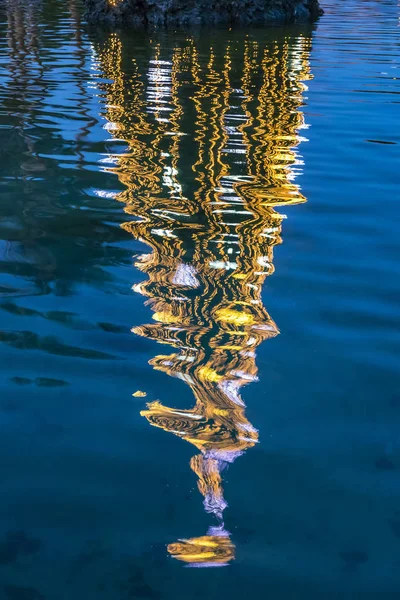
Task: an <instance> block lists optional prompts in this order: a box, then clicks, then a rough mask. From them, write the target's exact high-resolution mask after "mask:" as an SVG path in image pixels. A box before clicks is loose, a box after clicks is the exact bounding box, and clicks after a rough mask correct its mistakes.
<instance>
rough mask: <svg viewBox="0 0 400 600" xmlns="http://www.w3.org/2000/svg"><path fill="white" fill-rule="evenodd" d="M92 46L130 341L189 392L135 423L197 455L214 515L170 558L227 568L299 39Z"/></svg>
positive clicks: (281, 193)
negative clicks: (152, 352)
mask: <svg viewBox="0 0 400 600" xmlns="http://www.w3.org/2000/svg"><path fill="white" fill-rule="evenodd" d="M97 50H98V59H99V64H100V68H101V69H102V71H103V72H104V74H105V76H106V77H107V78H108V79H109V80H111V82H110V83H107V84H104V83H103V84H101V86H102V87H103V91H104V93H105V96H106V102H107V104H106V109H105V116H106V119H107V124H106V128H107V129H108V130H109V131H110V132H112V134H113V135H114V136H115V137H117V138H118V139H120V140H121V139H122V140H124V142H126V144H127V150H126V152H125V153H124V154H123V155H109V156H108V158H107V160H108V161H109V162H110V163H111V164H110V166H106V167H105V168H106V170H108V171H110V172H114V173H116V174H117V175H118V177H119V179H120V181H121V182H122V183H123V184H124V185H125V187H126V190H125V191H124V192H123V193H121V194H119V196H117V198H118V200H120V201H121V202H123V203H124V204H125V211H126V213H128V214H129V215H132V217H134V218H133V219H132V220H130V221H129V222H127V223H125V224H124V225H123V227H124V228H125V229H126V230H128V231H129V232H130V233H132V235H133V236H134V237H135V238H136V239H139V240H141V241H143V242H145V243H146V244H147V245H148V246H149V247H150V249H151V251H150V253H149V254H146V255H145V256H141V258H140V259H139V260H138V262H137V263H136V266H137V267H138V268H139V269H140V270H141V271H143V273H145V274H146V280H145V281H143V283H140V284H139V285H136V286H135V288H134V289H135V291H136V292H138V293H139V294H142V295H143V296H145V297H146V298H147V303H148V305H149V306H150V307H151V309H152V311H153V312H154V314H153V320H154V323H153V324H147V325H142V326H140V327H136V328H135V329H134V332H135V333H136V334H137V335H141V336H145V337H147V338H151V339H153V340H155V341H157V342H159V343H161V344H164V345H167V346H170V347H172V348H173V349H174V351H173V353H172V354H171V353H168V352H167V353H166V354H164V353H163V354H159V355H157V356H156V357H155V358H153V359H152V360H151V364H152V365H153V367H154V369H157V370H160V371H163V372H165V373H167V374H168V375H170V376H173V377H178V378H179V379H182V380H183V381H184V382H185V383H187V385H188V386H189V387H190V388H191V390H192V392H193V395H194V405H193V407H192V408H188V409H178V408H176V407H169V406H165V405H164V404H162V403H161V402H151V403H150V404H148V407H147V409H146V410H144V411H143V412H142V415H143V416H145V417H146V418H147V420H148V421H149V423H151V424H152V425H155V426H156V427H160V428H162V429H164V430H165V431H169V432H171V433H174V434H175V435H177V436H179V437H181V438H183V439H185V440H186V441H188V442H190V443H191V444H193V445H194V446H195V447H196V448H197V450H198V451H199V453H198V454H197V455H195V456H194V457H193V458H192V460H191V463H190V466H191V468H192V470H193V471H194V472H195V474H196V475H197V477H198V487H199V490H200V492H201V494H202V495H203V497H204V508H205V510H206V512H207V513H209V514H210V515H212V516H213V517H214V523H213V524H212V526H211V527H210V529H209V531H208V532H207V534H206V535H203V536H200V537H195V538H192V539H188V540H180V541H178V542H177V543H174V544H170V545H169V546H168V550H169V552H170V554H171V555H172V556H173V557H175V558H177V559H179V560H181V561H184V562H185V563H189V564H191V565H194V566H220V565H226V564H228V563H229V561H231V560H232V559H233V558H234V555H235V547H234V545H233V543H232V541H231V539H230V534H229V533H228V532H227V531H226V529H225V526H224V521H223V513H224V510H225V508H226V506H227V503H226V501H225V499H224V495H223V486H222V473H223V470H224V468H225V467H226V466H227V465H229V464H230V463H232V462H233V461H234V460H235V459H236V458H237V457H238V456H240V455H241V454H243V452H244V451H245V450H247V449H248V448H251V447H252V446H254V445H255V444H256V443H257V441H258V431H257V430H256V429H255V427H254V426H253V425H252V424H251V423H250V422H249V421H248V419H247V418H246V414H245V404H244V402H243V399H242V398H241V395H240V392H241V388H242V387H243V386H244V385H246V384H248V383H251V382H253V381H256V380H257V367H256V362H255V359H256V350H257V347H258V346H259V344H260V343H261V342H262V341H263V340H265V339H269V338H272V337H274V336H276V335H277V334H278V333H279V331H278V328H277V326H276V324H275V323H274V321H273V319H272V318H271V316H270V315H269V314H268V312H267V310H266V309H265V307H264V305H263V302H262V296H261V292H262V287H263V283H264V280H265V278H266V277H267V276H269V275H271V274H272V273H273V271H274V267H273V248H274V246H275V245H277V244H279V243H280V242H281V237H280V235H281V225H282V220H283V218H284V215H283V214H282V212H278V211H277V210H276V207H279V208H284V206H285V205H287V204H295V203H301V202H304V201H305V198H304V196H303V195H302V194H301V192H300V189H299V186H298V185H297V184H296V183H295V177H296V175H297V174H298V173H299V172H300V170H301V164H302V162H301V159H300V156H299V154H298V150H297V147H298V144H299V142H300V140H301V138H300V136H299V130H300V129H301V128H303V127H304V120H303V115H302V113H301V112H300V110H299V107H300V106H301V103H302V92H303V90H304V89H305V85H304V83H302V82H303V81H305V80H307V79H309V78H310V73H309V69H308V55H309V51H310V39H309V38H307V37H303V36H301V35H299V36H298V37H287V38H282V39H280V40H278V41H276V40H275V41H273V42H269V43H268V42H267V43H266V44H265V45H264V46H262V45H260V44H259V43H256V42H254V41H251V40H250V39H248V38H239V39H237V38H235V40H234V43H232V44H231V45H229V44H228V45H224V46H223V47H221V46H218V44H217V45H216V46H214V47H211V48H210V47H209V46H207V45H206V44H205V43H204V42H203V43H202V42H197V41H196V40H194V39H185V40H184V41H182V42H181V43H180V44H179V43H175V45H174V47H173V48H172V49H168V46H167V44H166V43H165V44H164V43H163V42H161V43H159V42H157V41H156V42H154V43H153V46H152V55H151V56H150V57H149V58H146V61H143V60H142V61H140V62H139V63H136V60H135V58H133V59H132V57H131V56H129V57H128V58H127V57H125V56H124V46H123V42H122V41H121V39H120V37H119V36H118V35H116V34H112V35H110V36H109V37H108V39H107V40H105V41H103V44H101V45H100V47H99V48H98V49H97ZM131 60H132V63H133V66H132V63H131V62H130V61H131ZM144 62H146V64H147V71H146V72H144V69H141V67H142V65H143V63H144Z"/></svg>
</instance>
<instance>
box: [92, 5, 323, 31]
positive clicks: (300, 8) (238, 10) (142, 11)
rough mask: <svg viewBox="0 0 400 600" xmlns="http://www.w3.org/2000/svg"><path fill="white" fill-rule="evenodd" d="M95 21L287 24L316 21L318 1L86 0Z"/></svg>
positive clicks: (119, 24) (136, 24)
mask: <svg viewBox="0 0 400 600" xmlns="http://www.w3.org/2000/svg"><path fill="white" fill-rule="evenodd" d="M84 3H85V7H86V18H87V20H88V21H89V22H92V23H101V24H104V25H108V26H117V27H124V26H128V27H146V26H150V27H160V26H172V27H179V26H190V25H220V24H228V25H235V24H239V25H240V24H251V23H253V24H263V23H287V22H298V21H302V22H304V21H312V20H315V19H316V18H317V17H318V16H319V15H320V14H321V13H322V10H321V8H320V5H319V1H318V0H84Z"/></svg>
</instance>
